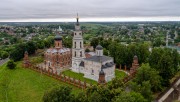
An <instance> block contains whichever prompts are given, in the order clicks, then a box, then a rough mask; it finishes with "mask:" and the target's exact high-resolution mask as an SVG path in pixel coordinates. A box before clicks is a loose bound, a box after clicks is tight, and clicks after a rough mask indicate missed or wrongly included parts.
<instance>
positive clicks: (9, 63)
mask: <svg viewBox="0 0 180 102" xmlns="http://www.w3.org/2000/svg"><path fill="white" fill-rule="evenodd" d="M6 66H7V67H8V68H9V69H14V68H15V67H16V64H15V62H14V61H13V60H10V61H8V63H7V65H6Z"/></svg>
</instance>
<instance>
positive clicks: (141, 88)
mask: <svg viewBox="0 0 180 102" xmlns="http://www.w3.org/2000/svg"><path fill="white" fill-rule="evenodd" d="M129 88H130V89H131V90H132V91H135V92H138V93H141V95H142V96H143V97H144V98H145V99H147V100H148V101H149V102H151V100H152V91H151V84H150V82H149V81H143V82H142V84H138V83H136V82H129Z"/></svg>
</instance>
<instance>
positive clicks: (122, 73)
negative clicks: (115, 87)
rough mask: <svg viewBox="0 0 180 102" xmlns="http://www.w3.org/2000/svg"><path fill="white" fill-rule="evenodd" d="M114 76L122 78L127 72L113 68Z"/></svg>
mask: <svg viewBox="0 0 180 102" xmlns="http://www.w3.org/2000/svg"><path fill="white" fill-rule="evenodd" d="M115 76H116V78H124V77H125V76H127V74H126V73H125V72H123V71H120V70H118V69H116V70H115Z"/></svg>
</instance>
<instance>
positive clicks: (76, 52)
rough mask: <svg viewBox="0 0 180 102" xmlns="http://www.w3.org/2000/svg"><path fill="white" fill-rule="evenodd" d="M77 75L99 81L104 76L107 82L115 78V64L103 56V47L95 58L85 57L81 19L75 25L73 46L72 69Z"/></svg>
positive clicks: (99, 47)
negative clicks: (81, 74)
mask: <svg viewBox="0 0 180 102" xmlns="http://www.w3.org/2000/svg"><path fill="white" fill-rule="evenodd" d="M71 70H72V71H73V72H76V73H83V74H84V77H85V78H89V79H92V80H95V81H98V80H99V78H100V75H104V78H105V79H104V80H105V81H106V82H108V81H111V80H112V79H113V78H114V77H115V63H114V60H113V58H112V57H108V56H105V55H103V47H102V46H101V45H98V46H97V47H96V52H95V54H94V55H93V56H90V57H88V58H86V57H85V51H84V46H83V37H82V31H81V27H80V25H79V18H78V16H77V22H76V24H75V31H74V37H73V46H72V67H71Z"/></svg>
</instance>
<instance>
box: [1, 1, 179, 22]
mask: <svg viewBox="0 0 180 102" xmlns="http://www.w3.org/2000/svg"><path fill="white" fill-rule="evenodd" d="M179 9H180V0H0V20H3V19H26V18H27V19H29V18H35V19H36V18H72V17H74V16H75V14H76V12H78V13H79V14H80V16H81V17H147V16H174V17H178V16H180V10H179Z"/></svg>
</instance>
